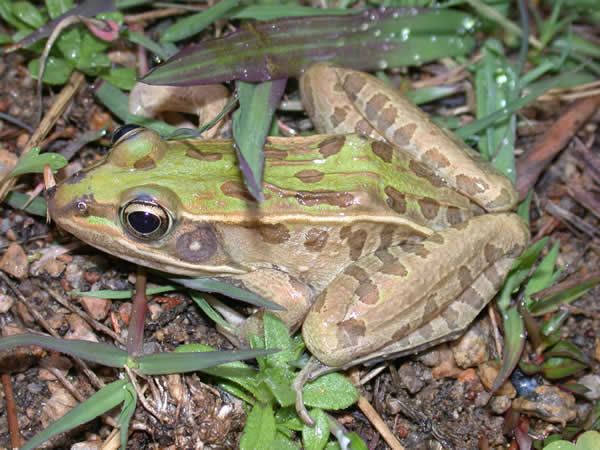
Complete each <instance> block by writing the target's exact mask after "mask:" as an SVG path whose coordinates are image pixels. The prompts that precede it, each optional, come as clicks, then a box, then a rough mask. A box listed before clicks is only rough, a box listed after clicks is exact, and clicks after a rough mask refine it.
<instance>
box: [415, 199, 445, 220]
mask: <svg viewBox="0 0 600 450" xmlns="http://www.w3.org/2000/svg"><path fill="white" fill-rule="evenodd" d="M418 203H419V209H420V210H421V213H422V214H423V217H425V218H426V219H428V220H432V219H434V218H435V217H436V216H437V215H438V212H439V211H440V204H439V203H438V202H436V201H435V200H432V199H430V198H420V199H419V200H418Z"/></svg>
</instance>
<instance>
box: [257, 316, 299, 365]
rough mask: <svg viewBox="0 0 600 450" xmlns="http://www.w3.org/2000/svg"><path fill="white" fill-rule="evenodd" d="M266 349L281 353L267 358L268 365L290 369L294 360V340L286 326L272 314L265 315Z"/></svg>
mask: <svg viewBox="0 0 600 450" xmlns="http://www.w3.org/2000/svg"><path fill="white" fill-rule="evenodd" d="M263 321H264V330H265V347H267V348H278V349H280V350H281V351H280V352H279V353H276V354H274V355H271V356H269V357H267V364H269V365H270V366H276V367H284V368H286V367H288V363H289V362H290V361H292V360H294V359H295V358H294V354H293V353H292V350H293V348H292V339H291V338H290V333H289V330H288V329H287V327H286V326H285V324H284V323H283V322H282V321H281V319H279V318H278V317H277V316H275V315H274V314H273V313H272V312H270V311H266V312H265V314H264V319H263Z"/></svg>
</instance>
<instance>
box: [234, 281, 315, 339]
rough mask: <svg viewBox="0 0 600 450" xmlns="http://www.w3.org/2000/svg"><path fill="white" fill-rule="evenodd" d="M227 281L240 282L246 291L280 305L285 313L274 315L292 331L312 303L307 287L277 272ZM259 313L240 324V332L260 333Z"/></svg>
mask: <svg viewBox="0 0 600 450" xmlns="http://www.w3.org/2000/svg"><path fill="white" fill-rule="evenodd" d="M227 278H228V279H229V280H231V281H236V282H237V283H241V284H242V285H243V287H244V288H245V289H247V290H249V291H251V292H254V293H255V294H258V295H260V296H262V297H264V298H266V299H268V300H271V301H273V302H275V303H277V304H278V305H280V306H283V307H284V308H285V311H274V313H275V314H276V315H277V316H278V317H279V318H280V319H281V320H282V321H283V322H284V323H285V324H286V326H287V327H288V328H289V329H290V331H291V332H293V331H295V330H297V329H298V328H299V327H300V325H301V324H302V320H303V319H304V316H306V313H307V311H308V310H309V309H310V307H311V305H312V303H313V301H314V295H313V292H312V290H311V289H310V288H309V287H308V286H307V285H306V284H304V283H303V282H301V281H299V280H298V279H297V278H295V277H293V276H291V275H290V274H288V273H286V272H282V271H279V270H274V269H261V270H255V271H254V272H249V273H247V274H244V275H235V276H231V277H227ZM262 313H263V311H262V310H261V311H259V312H257V313H255V314H253V315H252V316H251V317H249V318H248V319H247V320H246V323H245V324H244V325H242V327H241V332H240V333H241V334H243V335H247V334H248V333H249V332H251V333H254V334H257V333H258V332H259V331H261V330H262ZM258 334H262V333H258ZM244 337H245V336H244Z"/></svg>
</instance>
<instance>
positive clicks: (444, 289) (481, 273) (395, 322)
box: [303, 213, 529, 367]
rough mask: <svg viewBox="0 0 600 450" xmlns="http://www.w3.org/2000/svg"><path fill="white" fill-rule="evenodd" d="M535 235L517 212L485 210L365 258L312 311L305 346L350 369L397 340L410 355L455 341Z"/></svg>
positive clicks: (305, 329) (342, 275) (306, 323)
mask: <svg viewBox="0 0 600 450" xmlns="http://www.w3.org/2000/svg"><path fill="white" fill-rule="evenodd" d="M528 241H529V232H528V230H527V227H526V226H525V224H524V223H523V222H522V221H521V219H520V218H519V217H518V216H517V215H516V214H510V213H499V214H486V215H483V216H478V217H475V218H473V219H471V220H469V221H468V222H464V223H462V224H459V225H456V226H454V227H451V228H448V229H445V230H442V231H438V232H436V233H433V234H432V235H431V236H429V237H428V238H426V239H425V240H424V241H422V242H420V243H412V244H406V245H399V246H395V247H390V248H384V249H379V250H377V251H375V252H374V253H372V254H368V255H365V256H362V257H360V258H359V259H358V260H357V261H355V262H354V263H352V264H350V265H349V266H348V267H346V269H344V271H343V272H341V273H340V274H339V275H338V276H337V277H336V278H335V279H334V280H333V282H332V283H330V285H329V286H328V287H327V289H326V290H325V291H324V292H323V293H322V294H321V295H320V296H319V298H318V299H317V301H316V302H315V305H314V306H313V308H312V309H311V310H310V312H309V314H308V315H307V317H306V319H305V321H304V325H303V336H304V341H305V343H306V346H307V348H308V349H309V350H310V351H311V353H312V354H313V355H314V356H316V357H317V358H318V359H319V360H320V361H321V362H323V363H324V364H326V365H328V366H333V367H345V366H347V365H354V364H356V363H357V359H360V360H361V361H365V360H368V359H370V358H372V357H380V356H381V355H379V354H378V353H379V352H380V351H381V350H382V349H384V348H385V349H386V352H387V350H389V348H388V346H389V345H391V344H392V343H395V342H400V343H401V345H400V348H395V349H394V352H393V353H397V352H399V351H404V352H406V353H408V352H414V351H415V350H417V349H419V348H421V347H423V346H425V345H429V344H430V343H432V344H435V343H437V342H440V341H442V340H447V339H451V338H452V337H454V336H455V335H456V334H458V333H459V332H460V331H461V330H462V329H464V328H465V327H466V326H467V325H468V324H469V323H470V322H471V321H472V320H473V319H474V317H475V316H476V315H477V314H478V313H479V311H481V309H482V308H483V307H484V306H485V305H486V304H487V303H488V302H489V301H490V300H491V299H492V297H493V296H494V295H495V293H496V292H497V291H498V289H499V288H500V286H501V284H502V282H503V281H504V278H505V276H506V274H507V272H508V270H509V269H510V267H511V264H512V263H513V261H514V260H515V259H516V258H517V257H518V256H519V255H520V254H521V252H522V251H523V250H524V248H525V246H526V245H527V243H528ZM386 352H384V353H383V355H385V354H386Z"/></svg>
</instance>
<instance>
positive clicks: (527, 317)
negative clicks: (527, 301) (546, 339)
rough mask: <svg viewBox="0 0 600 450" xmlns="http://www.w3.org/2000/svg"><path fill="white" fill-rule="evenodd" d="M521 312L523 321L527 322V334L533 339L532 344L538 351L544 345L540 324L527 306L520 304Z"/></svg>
mask: <svg viewBox="0 0 600 450" xmlns="http://www.w3.org/2000/svg"><path fill="white" fill-rule="evenodd" d="M518 309H519V313H520V314H521V317H522V318H523V322H524V324H525V328H526V329H527V335H528V336H529V340H530V341H531V346H532V347H533V348H534V349H535V351H536V353H537V352H538V348H540V346H541V345H542V335H541V333H540V326H539V324H538V323H537V321H536V320H535V318H534V317H533V316H532V315H531V314H529V311H527V308H525V307H524V306H523V305H522V304H520V305H519V306H518ZM540 351H542V350H540Z"/></svg>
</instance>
